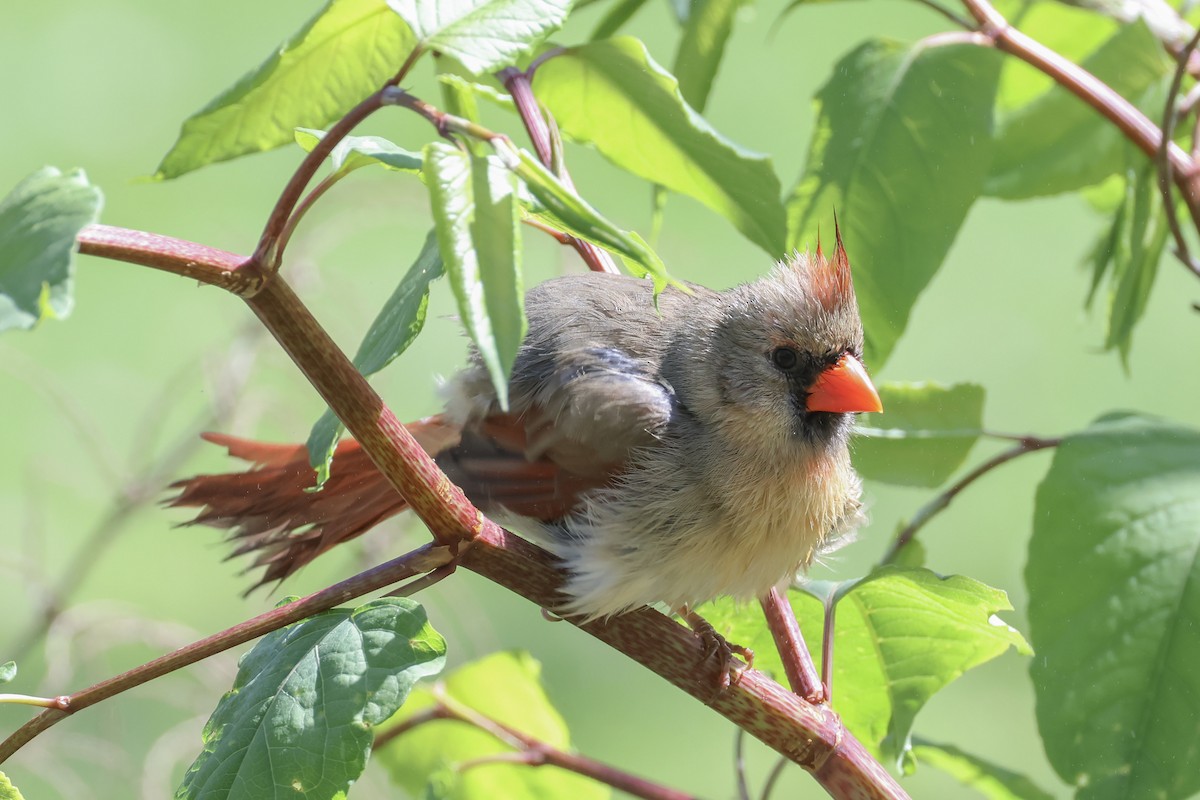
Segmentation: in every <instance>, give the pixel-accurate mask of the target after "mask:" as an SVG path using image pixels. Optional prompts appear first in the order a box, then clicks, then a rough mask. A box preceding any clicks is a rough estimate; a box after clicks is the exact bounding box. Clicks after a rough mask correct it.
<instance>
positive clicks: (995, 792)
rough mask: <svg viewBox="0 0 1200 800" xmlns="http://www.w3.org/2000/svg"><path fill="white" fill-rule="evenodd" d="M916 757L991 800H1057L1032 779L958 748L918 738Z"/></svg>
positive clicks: (915, 748) (914, 748)
mask: <svg viewBox="0 0 1200 800" xmlns="http://www.w3.org/2000/svg"><path fill="white" fill-rule="evenodd" d="M913 756H915V757H916V759H917V761H918V762H920V763H922V764H928V765H929V766H931V767H933V768H935V769H940V770H941V771H942V772H944V773H946V774H947V775H949V776H950V777H952V778H954V779H955V780H957V781H958V782H959V783H961V784H962V785H963V786H966V787H967V788H969V789H974V790H975V791H976V792H978V793H979V794H981V795H983V796H984V797H985V798H987V800H1054V795H1052V794H1050V793H1049V792H1046V791H1043V790H1042V789H1041V787H1039V786H1037V785H1036V784H1034V782H1033V781H1031V780H1029V778H1027V777H1025V776H1024V775H1021V774H1019V773H1016V772H1013V771H1012V770H1008V769H1005V768H1004V767H1001V766H1000V765H998V764H993V763H992V762H990V761H987V760H985V759H982V758H980V757H979V756H974V755H971V754H970V753H967V752H964V751H963V750H960V749H958V748H957V747H955V746H954V745H949V744H935V743H934V742H928V741H925V740H924V739H920V738H918V739H917V741H916V744H915V746H914V747H913Z"/></svg>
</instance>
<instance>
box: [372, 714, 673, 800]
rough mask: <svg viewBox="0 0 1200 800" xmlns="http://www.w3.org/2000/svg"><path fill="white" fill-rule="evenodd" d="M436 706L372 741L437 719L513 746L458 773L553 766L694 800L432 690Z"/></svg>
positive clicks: (654, 797) (663, 797) (666, 798)
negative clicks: (486, 767)
mask: <svg viewBox="0 0 1200 800" xmlns="http://www.w3.org/2000/svg"><path fill="white" fill-rule="evenodd" d="M435 696H436V698H437V704H436V705H435V706H433V707H432V708H429V709H426V710H425V711H422V712H421V713H419V714H417V715H414V716H413V717H411V718H409V719H408V720H405V722H404V723H402V724H401V725H398V726H396V728H394V729H392V730H389V731H386V732H384V733H383V734H381V735H380V736H378V737H376V739H375V747H376V748H379V747H381V746H383V745H385V744H387V743H390V742H392V741H394V740H395V739H397V738H398V737H399V736H401V735H403V734H404V733H407V732H408V731H411V730H413V729H414V728H416V727H419V726H420V725H424V724H427V723H429V722H434V721H438V720H442V721H454V722H462V723H466V724H467V725H471V726H474V727H475V728H478V729H479V730H481V731H484V732H486V733H489V734H491V735H492V736H493V737H495V738H496V739H497V740H499V741H501V742H503V743H504V744H506V745H508V746H509V747H512V748H513V749H515V750H516V751H517V752H515V753H499V754H494V755H491V756H483V757H481V758H477V759H471V760H469V761H464V762H462V763H460V764H458V765H457V769H458V770H459V771H463V770H466V769H469V768H471V767H474V766H479V765H482V764H487V763H496V762H499V761H504V762H510V763H519V764H524V765H526V766H530V767H541V766H554V767H559V768H560V769H565V770H568V771H570V772H574V773H576V774H577V775H583V776H584V777H587V778H591V779H593V780H596V781H599V782H600V783H603V784H606V785H608V786H611V787H613V788H614V789H619V790H621V791H623V792H626V793H627V794H631V795H633V796H634V797H640V798H643V800H695V798H694V796H693V795H690V794H687V793H685V792H680V791H678V790H675V789H671V788H668V787H666V786H662V785H660V784H657V783H654V782H652V781H648V780H646V779H645V778H639V777H638V776H636V775H632V774H630V773H628V772H625V771H624V770H621V769H618V768H616V767H614V766H612V765H611V764H606V763H604V762H602V761H597V760H596V759H593V758H588V757H587V756H582V755H579V754H577V753H568V752H566V751H565V750H560V749H559V748H557V747H554V746H553V745H551V744H549V743H547V742H544V741H542V740H541V739H537V738H535V737H533V736H530V735H529V734H527V733H525V732H523V731H520V730H517V729H516V728H513V727H511V726H509V725H505V724H504V723H503V722H500V721H498V720H495V719H492V718H491V717H488V716H487V715H485V714H481V713H480V712H478V711H476V710H475V709H473V708H470V707H468V706H465V705H463V704H461V703H459V702H457V701H456V700H454V699H453V698H451V697H449V696H447V695H446V694H445V693H444V692H439V691H437V690H435Z"/></svg>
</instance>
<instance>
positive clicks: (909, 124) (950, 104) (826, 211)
mask: <svg viewBox="0 0 1200 800" xmlns="http://www.w3.org/2000/svg"><path fill="white" fill-rule="evenodd" d="M999 65H1000V61H999V57H998V54H997V53H994V52H991V51H990V50H987V49H985V48H982V47H973V46H970V45H951V46H941V47H933V46H928V45H925V44H917V45H914V46H911V47H906V46H904V45H901V44H897V43H894V42H885V41H870V42H867V43H866V44H864V45H862V46H861V47H859V48H857V49H856V50H854V51H853V52H852V53H850V54H849V55H848V56H846V57H845V58H843V59H842V61H841V62H840V63H839V64H838V65H837V66H836V67H835V68H834V74H833V77H831V78H830V79H829V81H828V82H827V83H826V84H825V86H824V87H822V88H821V90H820V92H818V93H817V101H818V104H819V106H820V115H819V117H818V120H817V129H816V132H815V133H814V134H813V140H812V144H811V145H810V148H809V153H808V161H807V164H806V165H805V168H804V175H803V177H802V178H801V180H800V183H799V184H798V185H797V186H796V189H795V191H794V192H793V193H792V197H791V199H790V200H789V201H788V210H789V215H790V216H789V220H790V225H791V232H792V239H791V243H792V246H794V247H797V248H801V249H803V248H805V247H812V246H813V245H814V244H815V243H816V241H817V234H818V230H819V229H820V228H822V227H823V228H824V230H825V232H826V233H827V234H828V233H829V232H830V231H831V229H832V228H833V212H834V211H835V210H836V211H837V215H838V219H839V221H840V222H841V228H842V233H843V236H844V238H845V242H846V248H847V250H848V251H849V254H850V261H851V263H852V264H853V265H854V271H855V279H854V285H855V290H856V291H857V294H858V302H859V306H860V308H861V310H862V315H863V323H864V325H865V327H866V335H867V363H868V364H870V366H871V367H872V368H873V369H879V368H880V367H881V366H882V365H883V362H884V361H886V360H887V357H888V355H889V354H890V353H891V351H892V348H893V347H894V346H895V344H896V340H897V339H899V337H900V335H901V334H902V333H903V332H904V328H905V326H906V325H907V324H908V315H909V312H910V311H911V309H912V306H913V304H914V303H915V302H916V299H917V296H918V295H919V294H920V293H921V292H922V291H923V290H924V289H925V287H926V285H928V283H929V281H930V280H931V279H932V278H933V276H934V274H935V273H936V272H937V270H938V268H939V267H940V266H941V265H942V260H943V259H944V258H945V257H946V253H947V251H948V250H949V249H950V245H951V244H952V243H953V241H954V237H955V236H956V235H957V233H958V229H959V227H960V226H961V224H962V221H963V218H964V217H965V216H966V214H967V210H968V209H969V208H970V207H971V203H972V202H974V200H975V198H976V197H977V196H978V194H979V190H980V187H981V186H982V182H983V176H984V175H985V174H986V172H987V166H988V161H989V159H990V157H991V149H992V101H993V97H994V92H995V86H996V76H997V73H998V70H999ZM931 187H936V190H934V189H933V188H931Z"/></svg>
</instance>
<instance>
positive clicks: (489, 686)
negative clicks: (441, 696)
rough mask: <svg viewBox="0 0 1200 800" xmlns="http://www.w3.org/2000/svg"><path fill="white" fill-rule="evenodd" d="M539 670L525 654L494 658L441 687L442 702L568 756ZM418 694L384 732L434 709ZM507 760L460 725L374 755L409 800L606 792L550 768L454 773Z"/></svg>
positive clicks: (484, 737)
mask: <svg viewBox="0 0 1200 800" xmlns="http://www.w3.org/2000/svg"><path fill="white" fill-rule="evenodd" d="M540 676H541V665H540V664H538V662H537V661H535V660H534V659H533V658H532V657H530V656H529V655H528V654H527V653H522V652H511V653H495V654H493V655H490V656H487V657H486V658H483V659H481V660H479V661H476V662H473V663H471V664H467V665H466V666H463V667H461V668H459V669H458V670H456V671H455V672H453V673H452V674H451V675H449V676H448V677H447V678H446V680H445V687H444V692H445V695H446V696H447V697H448V698H449V699H450V700H451V701H452V702H455V703H459V704H461V705H463V706H466V707H467V708H469V709H472V710H473V711H475V712H478V713H480V714H483V715H485V716H486V717H488V718H490V719H493V720H496V721H497V722H500V723H503V724H505V725H508V726H510V727H512V728H515V729H516V730H519V731H521V732H522V733H525V734H528V735H529V736H532V737H534V738H535V739H538V740H539V741H542V742H545V743H546V744H548V745H550V746H551V747H554V748H558V749H560V750H569V749H570V745H571V742H570V736H569V734H568V731H567V726H566V723H565V722H564V721H563V719H562V717H561V716H560V715H559V713H558V711H556V710H555V708H554V706H553V705H551V703H550V700H549V698H548V697H547V696H546V693H545V690H543V689H542V685H541V677H540ZM435 702H436V701H435V699H434V694H433V692H431V691H430V690H429V689H426V688H424V687H421V688H418V689H417V690H416V691H415V692H413V695H412V697H410V698H409V701H408V702H407V703H406V704H405V706H404V708H403V709H402V710H401V711H400V713H398V714H397V715H396V716H395V717H393V718H392V720H391V721H389V722H388V723H387V724H386V725H385V726H384V730H386V729H387V728H388V727H390V726H392V725H395V724H401V723H403V722H404V720H406V719H408V718H410V717H412V716H413V715H416V714H420V713H421V712H422V711H425V710H427V709H428V708H430V707H431V706H433V705H434V703H435ZM506 752H511V748H510V747H508V746H507V745H505V744H504V743H502V742H500V741H498V740H497V739H496V738H495V737H494V736H492V735H490V734H488V733H485V732H484V731H481V730H479V729H478V728H476V727H473V726H471V725H468V724H466V723H463V722H458V721H450V720H440V721H436V722H430V723H425V724H422V725H420V726H418V727H416V728H413V729H412V730H409V731H408V732H406V733H404V734H402V735H400V736H399V737H397V738H396V739H394V740H392V741H391V743H390V744H389V745H388V746H387V747H385V748H382V749H380V750H379V751H378V752H377V753H376V754H375V758H376V759H377V760H378V762H379V763H380V764H382V765H383V766H384V768H385V769H387V770H388V772H389V773H390V774H391V776H392V779H393V780H394V781H395V782H396V783H397V784H399V785H400V786H401V787H402V788H403V789H404V790H405V791H406V792H408V793H409V794H410V795H412V796H414V797H418V796H421V794H422V793H423V792H424V794H425V796H426V797H438V798H445V799H446V800H491V798H504V800H537V799H538V798H571V800H603V799H604V798H607V797H609V796H610V794H611V793H610V791H609V789H608V788H607V787H606V786H604V785H602V784H600V783H597V782H595V781H591V780H588V779H586V778H582V777H580V776H578V775H575V774H572V773H569V772H565V771H563V770H560V769H557V768H555V767H537V768H531V767H527V766H514V765H511V764H491V765H488V766H486V767H474V768H472V769H469V770H465V771H462V772H455V771H453V765H455V764H459V763H462V762H465V761H470V760H472V759H476V758H486V757H488V756H493V755H497V754H500V753H506Z"/></svg>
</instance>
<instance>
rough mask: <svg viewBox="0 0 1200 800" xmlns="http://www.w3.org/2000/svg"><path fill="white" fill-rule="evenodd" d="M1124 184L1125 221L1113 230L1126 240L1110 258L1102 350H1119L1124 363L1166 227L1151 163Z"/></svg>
mask: <svg viewBox="0 0 1200 800" xmlns="http://www.w3.org/2000/svg"><path fill="white" fill-rule="evenodd" d="M1126 186H1127V189H1126V192H1127V195H1126V197H1127V213H1126V214H1125V215H1124V216H1125V220H1126V221H1127V224H1126V225H1123V226H1120V227H1119V228H1118V227H1117V226H1114V229H1117V230H1124V232H1125V234H1126V236H1127V237H1128V239H1127V241H1125V242H1121V243H1118V246H1117V248H1116V250H1115V254H1114V258H1113V269H1112V273H1111V280H1110V284H1111V286H1112V289H1111V291H1110V293H1109V306H1108V334H1107V336H1106V337H1105V340H1104V349H1105V350H1112V349H1117V350H1119V351H1120V353H1121V360H1122V361H1123V362H1125V364H1126V366H1128V360H1129V347H1130V345H1131V343H1132V340H1133V329H1134V326H1136V325H1137V323H1138V320H1140V319H1141V318H1142V314H1143V313H1145V311H1146V303H1147V301H1148V300H1149V298H1150V290H1151V289H1152V288H1153V286H1154V278H1155V276H1156V275H1157V274H1158V262H1159V260H1160V258H1161V257H1162V252H1163V249H1164V248H1165V247H1166V244H1167V236H1168V235H1169V233H1170V228H1169V226H1168V224H1167V218H1166V214H1165V212H1164V211H1163V204H1162V196H1161V195H1160V194H1159V190H1158V170H1157V169H1156V168H1155V166H1154V165H1153V164H1146V165H1145V166H1143V167H1142V169H1140V170H1137V172H1136V173H1132V172H1131V174H1130V175H1129V176H1128V178H1127V181H1126Z"/></svg>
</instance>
